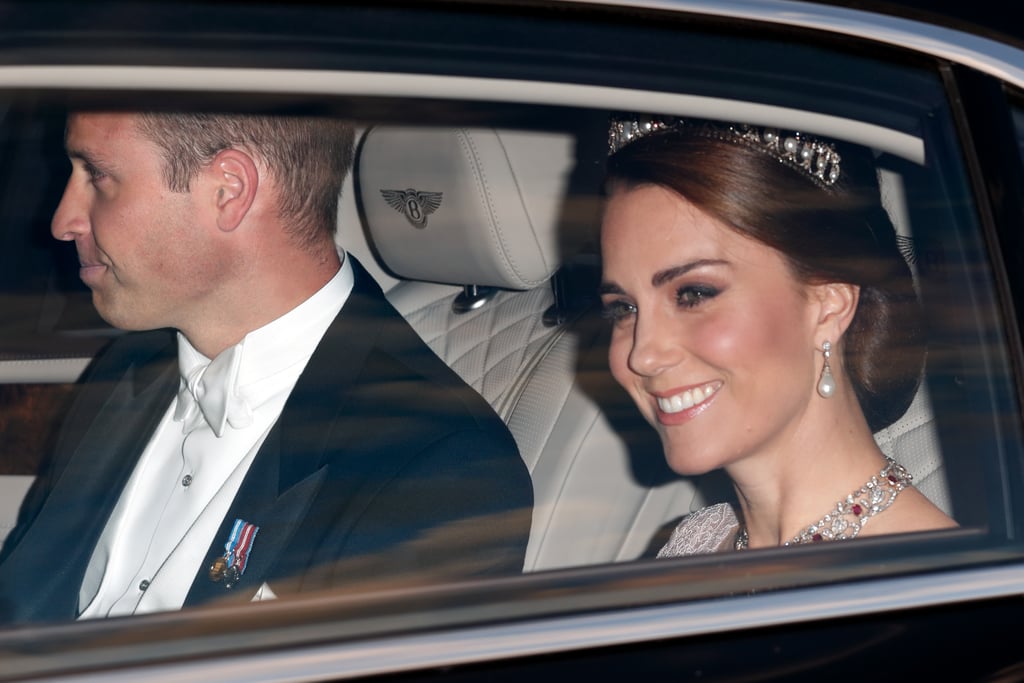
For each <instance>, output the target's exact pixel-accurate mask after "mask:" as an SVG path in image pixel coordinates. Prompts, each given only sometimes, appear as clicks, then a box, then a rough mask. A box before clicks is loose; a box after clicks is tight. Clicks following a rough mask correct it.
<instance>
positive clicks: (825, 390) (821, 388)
mask: <svg viewBox="0 0 1024 683" xmlns="http://www.w3.org/2000/svg"><path fill="white" fill-rule="evenodd" d="M821 355H822V356H824V357H825V365H824V366H822V368H821V379H819V380H818V395H820V396H821V397H822V398H832V396H833V395H834V394H835V393H836V380H835V378H833V377H832V368H831V367H829V364H828V359H829V358H830V357H831V356H832V342H829V341H827V342H825V343H824V344H822V345H821Z"/></svg>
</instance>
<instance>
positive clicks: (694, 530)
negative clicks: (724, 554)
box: [658, 503, 740, 557]
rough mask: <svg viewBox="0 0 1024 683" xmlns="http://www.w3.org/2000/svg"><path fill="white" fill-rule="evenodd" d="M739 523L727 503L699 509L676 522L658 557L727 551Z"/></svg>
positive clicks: (729, 548)
mask: <svg viewBox="0 0 1024 683" xmlns="http://www.w3.org/2000/svg"><path fill="white" fill-rule="evenodd" d="M739 525H740V522H739V520H738V519H737V518H736V513H735V512H733V509H732V506H731V505H729V504H728V503H718V504H717V505H709V506H708V507H706V508H701V509H700V510H697V511H696V512H693V513H691V514H689V515H687V516H686V517H684V518H683V521H681V522H679V525H678V526H677V527H676V529H675V531H673V532H672V537H671V538H670V539H668V543H666V544H665V546H664V547H663V548H662V549H661V550H659V551H658V557H679V556H682V555H703V554H705V553H715V552H719V551H721V550H731V549H732V548H733V542H734V540H735V538H736V530H737V529H738V528H739Z"/></svg>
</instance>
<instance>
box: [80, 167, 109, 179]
mask: <svg viewBox="0 0 1024 683" xmlns="http://www.w3.org/2000/svg"><path fill="white" fill-rule="evenodd" d="M85 172H86V173H87V174H89V180H90V181H92V182H94V183H95V182H96V181H98V180H102V179H103V178H106V177H107V174H106V173H104V172H103V171H101V170H100V169H98V168H96V167H95V166H93V165H92V164H86V166H85Z"/></svg>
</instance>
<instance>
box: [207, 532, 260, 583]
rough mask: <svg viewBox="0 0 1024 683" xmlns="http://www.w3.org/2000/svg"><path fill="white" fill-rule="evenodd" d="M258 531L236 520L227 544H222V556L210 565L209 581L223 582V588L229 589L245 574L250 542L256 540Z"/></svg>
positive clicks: (250, 548) (250, 549)
mask: <svg viewBox="0 0 1024 683" xmlns="http://www.w3.org/2000/svg"><path fill="white" fill-rule="evenodd" d="M259 530H260V528H259V527H258V526H256V525H255V524H250V523H249V522H246V521H245V520H242V519H236V520H235V523H234V526H232V527H231V535H230V536H229V537H228V542H227V543H225V544H224V555H222V556H221V557H218V558H217V559H216V560H214V561H213V564H211V565H210V572H209V576H210V581H213V582H214V583H217V582H219V581H223V582H224V587H225V588H231V587H232V586H234V585H235V584H236V583H238V580H239V579H241V578H242V574H244V573H245V567H246V566H247V565H248V564H249V553H250V552H251V551H252V542H253V541H254V540H255V539H256V533H257V532H258V531H259Z"/></svg>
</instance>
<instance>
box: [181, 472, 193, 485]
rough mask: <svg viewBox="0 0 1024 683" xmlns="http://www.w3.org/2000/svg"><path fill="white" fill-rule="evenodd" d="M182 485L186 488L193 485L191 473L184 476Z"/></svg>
mask: <svg viewBox="0 0 1024 683" xmlns="http://www.w3.org/2000/svg"><path fill="white" fill-rule="evenodd" d="M181 485H182V486H184V487H185V488H188V487H189V486H191V485H192V475H191V474H186V475H185V476H184V477H182V479H181Z"/></svg>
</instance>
